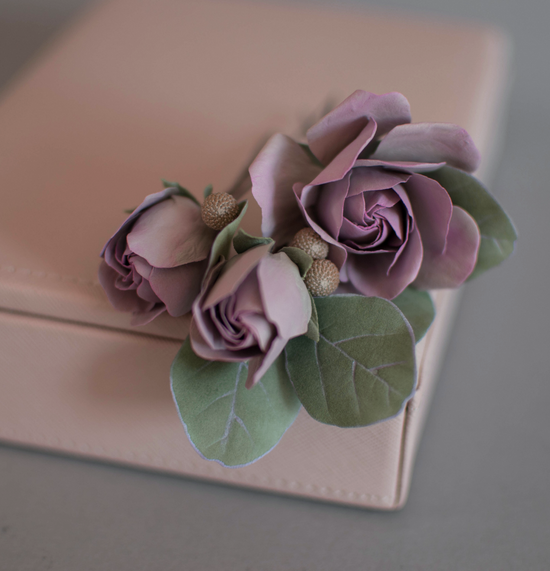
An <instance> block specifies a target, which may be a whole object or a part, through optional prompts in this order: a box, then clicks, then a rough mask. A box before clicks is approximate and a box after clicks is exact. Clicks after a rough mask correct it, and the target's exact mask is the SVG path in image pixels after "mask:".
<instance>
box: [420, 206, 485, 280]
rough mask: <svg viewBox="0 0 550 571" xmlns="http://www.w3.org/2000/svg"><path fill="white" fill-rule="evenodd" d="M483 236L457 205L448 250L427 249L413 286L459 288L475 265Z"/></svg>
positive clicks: (454, 207)
mask: <svg viewBox="0 0 550 571" xmlns="http://www.w3.org/2000/svg"><path fill="white" fill-rule="evenodd" d="M480 239H481V238H480V233H479V228H478V226H477V224H476V222H475V220H474V219H473V218H472V217H471V216H470V215H469V214H468V213H467V212H466V211H465V210H463V209H462V208H459V207H458V206H453V214H452V218H451V223H450V226H449V232H448V234H447V246H446V249H445V251H444V252H443V253H440V252H438V251H437V250H433V249H430V248H429V246H428V247H426V248H425V250H424V259H423V262H422V267H421V269H420V272H419V273H418V277H417V278H416V280H415V282H414V284H413V285H414V286H415V287H417V288H419V289H431V288H454V287H458V286H459V285H460V284H461V283H463V282H464V281H465V280H466V279H467V278H468V276H469V275H470V274H471V273H472V272H473V270H474V268H475V265H476V261H477V253H478V250H479V243H480Z"/></svg>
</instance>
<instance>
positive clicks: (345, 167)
mask: <svg viewBox="0 0 550 571" xmlns="http://www.w3.org/2000/svg"><path fill="white" fill-rule="evenodd" d="M375 133H376V121H374V120H371V121H369V122H368V123H367V124H366V125H365V127H364V129H363V130H362V131H361V132H360V133H359V135H358V136H357V138H356V139H355V140H354V141H352V142H351V143H350V144H349V145H348V146H347V147H344V148H343V149H342V150H341V151H340V152H339V153H338V155H336V157H334V158H333V159H332V161H331V162H330V163H329V164H328V165H327V166H326V167H325V168H324V169H323V170H322V171H321V172H320V173H319V174H318V175H317V176H316V177H315V179H314V180H313V181H312V182H311V184H313V185H320V184H327V183H328V182H334V181H336V180H340V179H342V178H344V176H345V175H346V173H348V172H349V171H350V169H351V168H352V167H353V165H354V164H355V161H356V160H357V157H358V156H359V155H360V154H361V151H363V149H364V148H365V147H366V146H367V145H368V144H369V143H370V142H371V141H372V139H373V138H374V134H375Z"/></svg>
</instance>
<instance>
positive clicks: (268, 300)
mask: <svg viewBox="0 0 550 571" xmlns="http://www.w3.org/2000/svg"><path fill="white" fill-rule="evenodd" d="M257 271H258V284H259V286H260V292H261V295H262V302H263V307H264V313H265V315H266V317H267V319H268V320H269V321H270V323H273V324H274V325H275V327H276V328H277V334H278V336H279V337H281V338H283V339H286V340H288V339H292V338H293V337H297V336H298V335H303V334H304V333H306V331H307V328H308V323H309V320H310V319H311V298H310V296H309V293H308V291H307V288H306V286H305V284H304V280H303V279H302V277H301V276H300V272H299V270H298V267H297V266H296V265H295V264H294V263H293V262H292V261H291V260H290V258H289V257H288V256H287V255H286V254H284V253H282V252H280V253H278V254H268V255H267V256H266V257H265V258H262V260H260V263H259V264H258V270H257Z"/></svg>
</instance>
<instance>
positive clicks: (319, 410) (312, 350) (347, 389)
mask: <svg viewBox="0 0 550 571" xmlns="http://www.w3.org/2000/svg"><path fill="white" fill-rule="evenodd" d="M315 304H316V307H317V312H318V316H319V342H318V343H315V342H314V341H312V340H311V339H309V338H307V337H305V336H302V337H298V338H295V339H291V340H290V341H289V343H288V344H287V346H286V350H285V356H286V367H287V371H288V373H289V375H290V381H291V383H292V385H293V386H294V390H295V391H296V394H297V395H298V398H299V399H300V401H301V403H302V404H303V406H304V408H305V409H306V410H307V412H308V413H309V414H310V415H311V416H312V417H313V418H314V419H316V420H318V421H319V422H323V423H325V424H332V425H336V426H342V427H352V426H367V425H370V424H374V423H376V422H379V421H382V420H386V419H388V418H391V417H393V416H395V415H397V414H399V413H400V412H401V411H402V410H403V408H404V406H405V404H406V403H407V401H408V400H409V399H410V398H411V396H412V395H413V393H414V389H415V387H416V363H415V342H414V334H413V331H412V329H411V326H410V325H409V323H408V322H407V320H406V319H405V317H404V316H403V314H402V313H401V311H400V310H399V309H398V308H397V307H396V306H395V305H394V304H393V303H392V302H390V301H387V300H384V299H382V298H377V297H363V296H356V295H335V296H331V297H326V298H316V299H315Z"/></svg>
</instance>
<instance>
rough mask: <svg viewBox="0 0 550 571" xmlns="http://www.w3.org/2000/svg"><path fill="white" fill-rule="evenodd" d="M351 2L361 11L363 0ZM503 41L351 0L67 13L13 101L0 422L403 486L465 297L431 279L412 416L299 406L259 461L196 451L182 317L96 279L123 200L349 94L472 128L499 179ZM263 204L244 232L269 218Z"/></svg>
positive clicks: (180, 466)
mask: <svg viewBox="0 0 550 571" xmlns="http://www.w3.org/2000/svg"><path fill="white" fill-rule="evenodd" d="M350 10H351V8H350ZM507 64H508V49H507V44H506V42H505V41H504V40H503V38H502V37H501V36H500V35H499V34H498V33H496V32H495V31H493V30H489V29H487V28H484V27H480V26H468V25H464V24H461V25H455V24H451V23H448V22H447V23H442V22H436V21H431V20H426V21H424V22H422V21H420V20H411V19H406V18H403V17H399V16H397V15H392V16H389V15H382V14H378V13H372V12H366V11H363V10H361V11H359V10H356V11H355V12H339V11H336V10H329V9H327V8H324V9H319V8H313V7H303V6H302V7H292V6H276V5H269V4H259V3H258V4H252V3H251V4H247V3H240V2H233V1H231V2H228V1H219V2H218V1H212V0H201V1H198V0H186V1H183V2H182V1H176V0H155V2H152V1H149V2H146V1H144V2H141V1H140V2H135V0H115V1H114V2H111V3H107V4H104V5H101V6H100V7H99V8H98V9H96V10H94V11H92V12H91V13H90V14H89V15H88V16H87V17H85V18H84V19H83V20H82V21H81V22H80V23H78V24H77V25H75V26H74V27H73V28H71V29H69V30H68V31H67V32H66V33H65V34H64V36H62V37H61V38H60V39H59V40H58V41H57V42H55V43H54V44H53V45H52V46H51V47H50V49H49V50H48V51H47V52H46V53H44V54H43V55H42V57H41V58H39V59H38V60H37V61H36V62H35V63H34V65H32V66H30V68H28V69H27V70H26V72H25V73H24V74H23V75H22V77H20V78H19V80H18V81H17V82H15V83H14V84H13V85H12V86H11V87H10V88H9V89H8V90H7V91H5V92H4V94H3V98H2V101H1V104H0V184H1V187H2V188H3V197H4V202H3V208H2V209H1V210H0V219H1V220H0V236H1V248H0V336H1V339H2V342H1V344H0V362H1V364H2V369H1V370H2V377H3V383H2V385H1V386H0V438H1V439H2V440H4V441H6V442H12V443H16V444H20V445H25V446H32V447H40V448H45V449H49V450H52V451H55V452H61V453H68V454H76V455H81V456H85V457H88V458H94V459H97V460H101V461H108V462H117V463H125V464H128V465H131V466H136V467H143V468H147V469H155V470H162V471H166V472H172V473H177V474H181V475H186V476H191V477H198V478H205V479H209V480H215V481H219V482H223V483H228V484H234V485H240V486H247V487H252V488H260V489H263V490H269V491H274V492H280V493H288V494H295V495H300V496H307V497H310V498H317V499H323V500H326V501H335V502H342V503H348V504H353V505H358V506H363V507H372V508H380V509H395V508H398V507H401V506H402V505H403V504H404V502H405V501H406V498H407V494H408V489H409V484H410V479H411V472H412V466H413V463H414V456H415V451H416V448H417V446H418V442H419V438H420V434H421V430H422V425H423V420H424V418H425V416H426V412H427V410H428V407H429V402H430V395H431V393H432V390H433V387H434V384H435V380H436V375H437V370H438V366H439V364H440V362H441V358H442V355H443V351H444V348H445V341H446V338H447V334H448V332H449V330H450V327H451V324H452V316H453V311H454V309H455V307H456V302H457V299H458V295H459V292H448V291H439V292H437V293H435V297H434V299H435V303H436V306H437V309H438V315H437V318H436V321H435V322H434V324H433V325H432V327H431V328H430V331H429V332H428V334H427V336H426V338H425V339H424V340H423V341H421V342H420V343H419V345H418V347H417V363H418V370H419V386H418V390H417V392H416V394H415V396H414V398H413V399H412V400H411V401H410V402H409V403H408V405H407V407H406V409H405V410H404V411H403V412H402V413H401V414H400V415H399V416H397V417H395V418H393V419H391V420H388V421H386V422H382V423H380V424H377V425H374V426H371V427H365V428H356V429H342V428H337V427H333V426H328V425H323V424H320V423H318V422H316V421H314V420H312V419H311V418H310V417H309V416H308V415H307V413H306V412H305V411H304V410H302V411H301V412H300V414H299V416H298V419H297V420H296V422H295V423H294V425H293V426H292V427H291V428H290V429H289V431H288V432H287V434H286V435H285V436H284V437H283V439H282V440H281V442H280V444H279V445H278V446H277V447H276V448H275V449H274V450H273V451H272V452H271V453H270V454H268V455H267V456H266V457H264V458H262V459H261V460H259V461H258V462H257V463H255V464H252V465H250V466H247V467H243V468H237V469H229V468H223V467H222V466H220V465H219V464H217V463H215V462H208V461H206V460H203V459H202V458H200V457H199V456H198V454H197V453H196V452H195V450H194V449H193V448H192V446H191V444H190V443H189V442H188V440H187V437H186V435H185V431H184V429H183V426H182V425H181V423H180V421H179V418H178V413H177V411H176V407H175V405H174V403H173V402H172V398H171V394H170V386H169V370H170V365H171V362H172V359H173V358H174V356H175V354H176V352H177V351H178V349H179V347H180V345H181V342H182V340H183V339H184V338H185V336H186V334H187V328H188V319H186V318H179V319H174V318H170V317H167V316H166V315H163V316H161V317H160V318H158V319H157V320H155V321H154V322H152V323H151V324H149V325H147V326H144V327H140V328H133V327H131V326H130V316H129V315H128V314H124V313H118V312H116V311H115V310H113V309H112V308H111V307H110V305H109V304H108V302H107V300H106V297H105V295H104V293H103V291H102V289H101V287H100V286H99V284H98V281H97V275H96V274H97V267H98V264H99V252H100V250H101V248H102V246H103V244H104V242H105V241H106V239H107V238H108V237H109V236H110V235H111V234H112V233H113V232H114V230H116V228H117V227H118V225H119V224H120V222H121V221H122V220H123V219H124V217H125V215H124V210H125V209H127V208H132V207H135V206H136V205H137V204H139V203H140V202H141V200H142V198H143V197H144V196H145V195H147V194H150V193H152V192H156V191H157V190H160V189H161V183H160V179H161V178H165V179H168V180H177V181H179V182H180V183H181V184H182V185H183V186H185V187H186V188H188V189H190V190H191V191H192V192H194V193H196V194H197V195H198V194H200V193H202V189H203V188H204V187H205V186H206V185H207V184H209V183H212V184H213V185H214V189H215V190H218V191H222V190H224V189H225V188H227V187H228V186H229V185H231V184H232V182H233V181H234V179H235V178H236V177H237V176H238V174H239V172H240V171H241V169H242V168H243V167H244V166H245V165H246V164H247V162H248V161H249V160H250V158H251V157H252V155H253V153H254V151H255V150H257V146H258V144H259V142H260V141H261V140H263V139H264V138H265V137H266V136H267V135H269V134H271V133H273V132H275V131H280V132H284V133H286V134H289V135H292V136H296V135H298V134H299V133H300V131H301V126H302V124H303V122H304V121H305V120H307V119H309V118H311V116H312V113H313V114H315V113H317V115H320V113H321V111H322V109H323V107H324V106H325V104H326V103H327V101H332V102H333V103H337V102H339V101H341V100H342V99H344V98H345V97H346V96H347V95H349V94H350V93H351V92H352V91H354V90H355V89H366V90H368V91H373V92H375V93H384V92H388V91H400V92H402V93H404V94H405V95H406V96H407V98H408V99H409V101H410V103H411V107H412V111H413V121H415V122H419V121H437V122H451V123H457V124H459V125H461V126H463V127H465V128H466V129H467V130H468V131H469V133H470V134H471V135H472V137H473V138H474V140H475V142H476V144H477V145H478V147H479V148H480V150H481V151H482V154H483V155H484V163H483V165H482V172H481V173H480V175H481V177H482V178H484V179H485V180H486V179H487V176H488V174H489V173H490V167H491V163H492V162H493V159H494V157H495V143H496V142H498V141H499V130H498V126H499V119H500V117H501V114H502V108H503V104H504V102H505V101H504V99H505V97H504V96H505V94H506V71H507ZM259 225H260V213H259V209H258V207H257V205H256V204H254V203H253V202H252V201H251V203H250V205H249V214H248V215H247V217H246V221H245V226H244V227H245V229H246V230H247V231H248V232H251V233H259Z"/></svg>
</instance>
